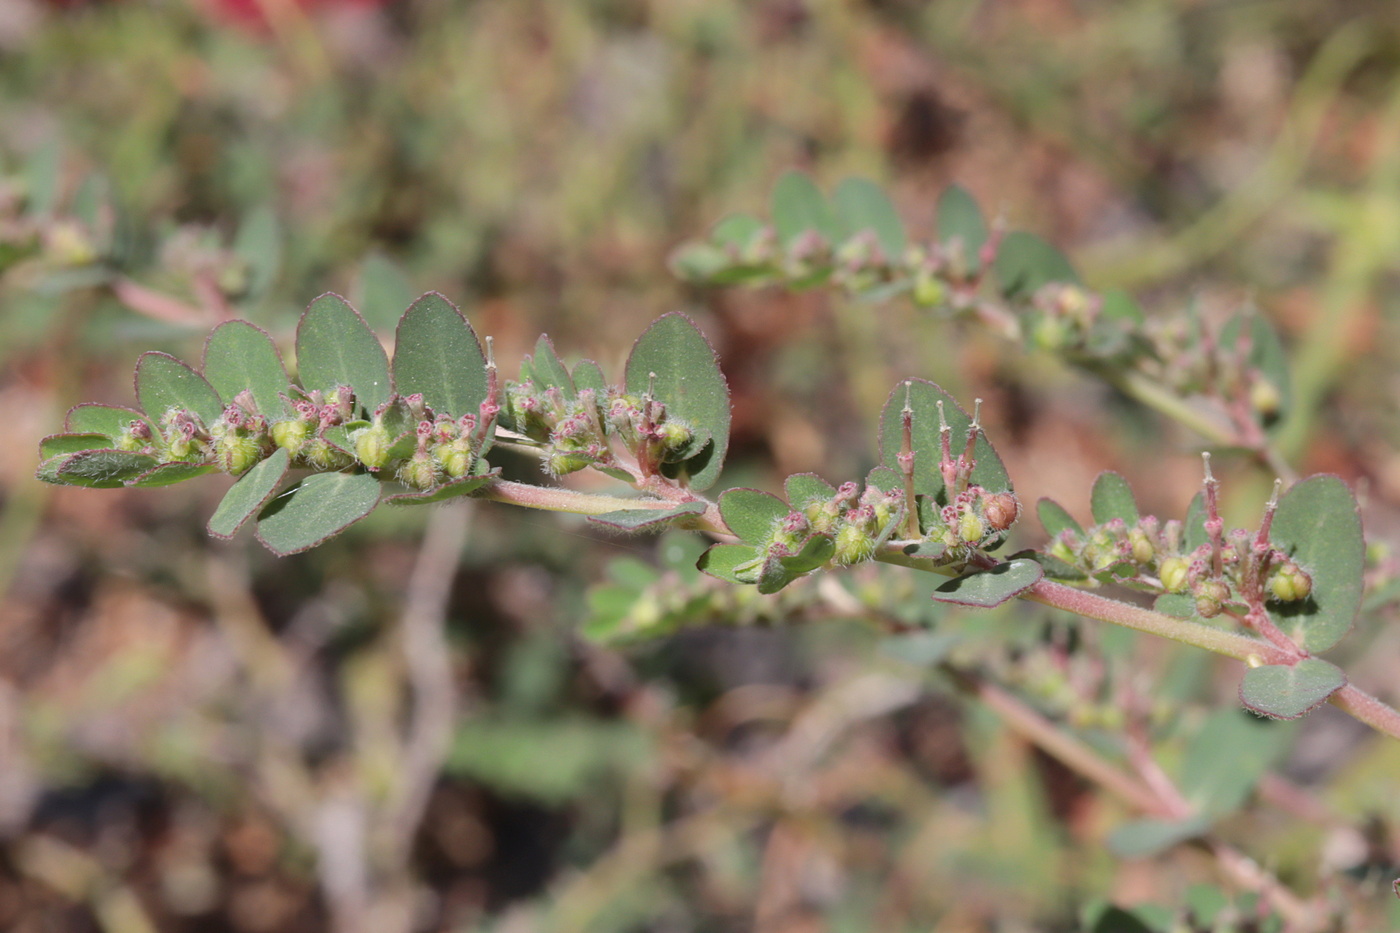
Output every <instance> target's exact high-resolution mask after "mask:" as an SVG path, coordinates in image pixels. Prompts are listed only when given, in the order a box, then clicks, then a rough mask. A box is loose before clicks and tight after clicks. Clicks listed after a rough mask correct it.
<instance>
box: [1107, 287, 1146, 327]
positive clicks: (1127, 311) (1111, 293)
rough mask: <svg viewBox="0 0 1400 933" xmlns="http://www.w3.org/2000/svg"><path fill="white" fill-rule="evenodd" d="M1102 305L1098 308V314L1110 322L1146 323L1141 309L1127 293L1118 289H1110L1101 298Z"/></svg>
mask: <svg viewBox="0 0 1400 933" xmlns="http://www.w3.org/2000/svg"><path fill="white" fill-rule="evenodd" d="M1100 297H1101V298H1102V299H1103V304H1102V306H1101V307H1100V308H1099V313H1100V314H1101V315H1103V317H1105V318H1107V319H1108V320H1110V321H1121V322H1123V323H1126V324H1131V325H1139V324H1143V323H1144V322H1145V321H1146V318H1145V317H1144V316H1143V313H1142V308H1140V307H1138V303H1137V302H1136V301H1134V300H1133V297H1132V296H1131V295H1129V294H1128V293H1127V292H1125V291H1123V290H1122V289H1118V288H1110V289H1108V290H1107V291H1105V292H1104V293H1103V294H1102V295H1101V296H1100Z"/></svg>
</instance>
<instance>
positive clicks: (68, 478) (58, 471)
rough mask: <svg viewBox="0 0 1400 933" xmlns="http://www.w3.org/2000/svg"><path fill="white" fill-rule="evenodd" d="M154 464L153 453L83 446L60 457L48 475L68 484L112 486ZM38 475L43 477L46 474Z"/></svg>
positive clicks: (117, 485)
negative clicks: (66, 455) (95, 448)
mask: <svg viewBox="0 0 1400 933" xmlns="http://www.w3.org/2000/svg"><path fill="white" fill-rule="evenodd" d="M157 465H158V461H157V460H156V458H155V457H148V456H146V455H145V454H137V453H131V452H130V451H126V450H85V451H83V452H82V453H77V454H73V455H72V456H70V457H67V458H65V459H63V460H60V461H59V462H58V465H57V467H56V468H54V469H53V471H52V475H53V476H54V477H55V478H56V481H57V482H59V483H63V484H67V485H69V486H87V487H89V488H92V489H116V488H118V487H119V486H124V485H126V481H127V480H129V479H132V478H134V477H137V476H140V475H141V474H142V473H145V472H146V471H147V470H150V469H153V468H154V467H155V466H157ZM40 478H41V479H45V480H47V475H44V476H41V477H40Z"/></svg>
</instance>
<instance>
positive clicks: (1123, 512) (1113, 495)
mask: <svg viewBox="0 0 1400 933" xmlns="http://www.w3.org/2000/svg"><path fill="white" fill-rule="evenodd" d="M1089 510H1090V511H1091V512H1093V514H1094V521H1095V522H1096V523H1097V524H1100V525H1103V524H1106V523H1107V522H1111V521H1113V520H1114V519H1115V518H1121V519H1122V520H1123V524H1125V525H1127V526H1128V527H1129V528H1131V527H1133V526H1134V525H1136V524H1137V523H1138V518H1139V516H1138V507H1137V501H1136V500H1135V499H1134V498H1133V487H1131V486H1129V485H1128V481H1127V480H1126V479H1124V478H1123V477H1122V476H1121V475H1120V474H1118V473H1114V472H1113V471H1112V470H1105V471H1104V472H1102V473H1100V474H1099V476H1098V478H1097V479H1095V480H1094V489H1093V491H1092V492H1090V493H1089Z"/></svg>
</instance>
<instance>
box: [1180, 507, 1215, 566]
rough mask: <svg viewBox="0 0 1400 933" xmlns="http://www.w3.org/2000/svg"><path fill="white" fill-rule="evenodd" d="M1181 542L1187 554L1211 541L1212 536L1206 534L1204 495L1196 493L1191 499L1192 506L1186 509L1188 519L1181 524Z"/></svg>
mask: <svg viewBox="0 0 1400 933" xmlns="http://www.w3.org/2000/svg"><path fill="white" fill-rule="evenodd" d="M1181 540H1182V542H1183V547H1184V549H1185V553H1187V554H1189V553H1191V552H1192V551H1194V550H1196V548H1198V547H1200V546H1201V545H1202V544H1206V543H1207V542H1209V541H1210V535H1209V534H1207V533H1206V499H1205V495H1204V493H1199V492H1198V493H1196V495H1195V496H1193V497H1192V498H1191V504H1190V505H1188V506H1187V507H1186V518H1184V519H1183V520H1182V522H1181Z"/></svg>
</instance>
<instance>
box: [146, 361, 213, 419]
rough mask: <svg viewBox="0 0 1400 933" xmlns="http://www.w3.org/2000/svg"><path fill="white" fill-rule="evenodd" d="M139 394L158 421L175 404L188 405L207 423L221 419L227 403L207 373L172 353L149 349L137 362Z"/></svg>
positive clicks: (176, 406) (147, 409)
mask: <svg viewBox="0 0 1400 933" xmlns="http://www.w3.org/2000/svg"><path fill="white" fill-rule="evenodd" d="M136 398H137V400H138V401H139V402H140V403H141V407H142V408H143V409H144V410H145V412H146V416H147V417H148V418H150V419H151V420H152V421H154V422H157V423H159V422H160V419H161V418H163V417H164V416H165V413H166V412H168V411H170V409H172V408H185V409H188V410H190V411H192V412H194V413H195V414H196V415H198V416H199V417H200V419H201V420H202V421H203V422H204V424H205V426H206V427H207V426H209V425H211V424H213V423H214V422H215V421H218V420H219V416H220V415H222V414H223V413H224V406H223V403H222V402H221V401H219V393H217V392H215V391H214V387H213V386H211V385H210V384H209V383H208V382H207V381H205V379H204V377H203V376H201V375H200V374H199V373H197V372H195V371H194V370H193V369H191V368H190V367H189V366H188V365H187V364H185V363H184V362H182V361H180V360H177V359H175V357H173V356H171V355H170V354H169V353H161V352H159V351H156V350H149V351H147V352H145V353H143V354H141V358H140V359H139V360H137V362H136Z"/></svg>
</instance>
